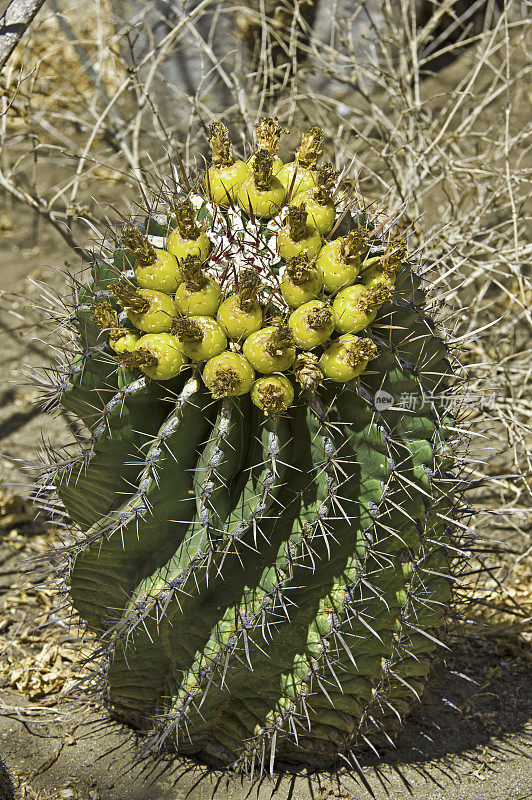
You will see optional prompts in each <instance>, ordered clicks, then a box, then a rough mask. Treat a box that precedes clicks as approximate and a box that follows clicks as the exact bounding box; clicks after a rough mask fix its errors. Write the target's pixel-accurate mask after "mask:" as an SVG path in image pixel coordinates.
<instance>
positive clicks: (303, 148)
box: [296, 126, 323, 169]
mask: <svg viewBox="0 0 532 800" xmlns="http://www.w3.org/2000/svg"><path fill="white" fill-rule="evenodd" d="M322 155H323V129H322V128H320V127H318V126H315V127H314V128H309V129H308V131H305V132H304V133H303V134H302V136H301V142H300V145H299V147H298V148H297V154H296V158H297V163H298V164H299V165H300V166H302V167H305V168H308V169H312V168H314V167H315V166H316V164H317V163H318V161H319V160H320V158H321V157H322Z"/></svg>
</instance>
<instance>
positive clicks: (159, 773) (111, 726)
mask: <svg viewBox="0 0 532 800" xmlns="http://www.w3.org/2000/svg"><path fill="white" fill-rule="evenodd" d="M13 213H14V214H16V218H17V226H16V229H15V230H14V231H13V232H11V233H8V235H7V236H6V237H5V238H4V239H3V240H2V241H0V248H1V254H2V255H1V262H2V269H1V272H0V289H1V290H2V296H1V299H0V302H1V304H2V314H1V322H0V325H1V327H2V332H3V336H2V355H1V387H0V397H1V404H0V405H1V410H0V447H1V453H2V454H3V455H4V456H5V458H4V459H2V460H0V480H1V482H2V484H3V488H4V489H8V490H9V492H11V493H13V492H18V493H20V494H21V495H24V494H25V493H26V492H27V488H26V485H27V483H28V480H29V478H28V475H27V473H26V472H25V471H24V468H23V465H22V463H21V462H20V459H32V458H35V456H36V454H37V451H38V444H39V439H40V438H41V436H42V435H44V436H45V437H47V438H50V439H51V440H53V441H56V442H57V441H61V440H65V439H66V438H69V437H70V436H72V435H73V428H72V424H71V422H70V421H69V420H68V419H67V418H66V417H64V416H60V417H57V418H53V417H49V416H44V415H43V414H41V413H40V412H39V410H38V408H37V407H36V406H35V405H34V404H33V403H34V401H35V399H36V396H37V393H36V392H35V390H34V389H32V388H31V387H27V386H20V385H16V384H15V383H13V381H16V380H17V379H19V378H20V373H19V369H20V364H21V363H25V364H28V365H30V366H36V365H42V364H43V363H46V362H47V361H49V360H50V357H51V355H52V351H51V350H50V348H49V347H48V346H47V345H46V344H44V343H43V342H42V341H40V337H41V335H42V331H41V330H40V327H39V323H40V320H41V319H42V315H41V312H40V311H39V305H40V299H39V297H40V293H41V290H40V289H39V287H38V286H37V285H36V284H35V283H33V282H32V281H44V282H45V283H47V284H51V285H52V286H53V287H54V288H55V289H58V290H61V289H62V288H63V287H64V279H63V277H62V276H61V274H59V273H58V272H56V271H54V269H53V268H52V266H43V265H46V264H49V265H51V264H52V262H53V266H55V267H60V268H64V267H65V266H66V268H67V269H70V270H77V267H76V266H75V265H73V264H71V265H70V267H69V266H68V265H67V264H66V262H67V260H68V259H70V258H71V255H70V253H69V252H68V251H67V249H66V247H65V246H64V245H63V243H62V242H61V240H60V239H59V237H58V236H57V235H56V234H55V233H54V232H53V231H50V230H48V229H45V228H38V229H37V228H36V226H35V221H34V219H33V218H32V215H31V214H29V213H27V212H25V211H24V210H23V209H19V208H15V209H14V210H13ZM9 511H10V510H9V508H8V509H7V510H4V517H2V516H1V515H0V544H1V548H0V602H1V601H2V597H4V604H3V606H4V612H5V614H4V616H3V621H2V622H0V635H1V636H2V639H1V641H0V662H1V661H2V658H3V657H4V656H5V654H6V652H7V649H8V648H10V650H9V652H10V653H11V661H12V663H11V672H9V669H8V670H7V672H4V673H2V672H1V670H0V686H3V687H4V688H3V690H2V692H1V693H0V753H1V755H2V757H3V758H4V759H5V760H6V762H7V764H8V765H9V767H10V769H11V770H12V772H13V774H14V776H15V779H16V782H18V783H19V784H20V787H21V788H20V791H21V797H24V798H28V799H33V798H40V797H43V798H56V797H57V798H62V797H65V798H67V797H71V798H81V799H82V800H85V798H86V800H156V799H157V800H171V799H172V800H177V798H185V797H186V798H189V800H199V798H206V797H211V796H212V797H220V798H226V797H227V798H244V797H248V796H249V797H258V798H261V800H262V798H264V799H265V798H269V797H273V796H275V797H276V798H279V800H285V798H286V800H299V799H301V800H303V799H305V800H306V799H307V798H313V800H326V798H329V797H330V798H333V797H335V798H336V797H338V798H350V800H358V798H365V797H368V796H369V795H368V787H371V790H372V791H373V793H374V796H375V797H376V798H393V800H404V799H405V798H415V800H444V799H445V800H495V798H497V800H525V798H528V797H532V768H531V762H530V755H531V754H532V749H531V748H530V740H529V739H527V735H526V724H527V721H528V720H529V719H530V718H531V716H532V715H531V713H530V712H531V710H532V708H531V706H532V693H531V691H530V688H531V686H530V683H531V682H530V670H529V669H528V670H527V665H528V667H529V666H530V661H529V660H528V661H527V658H526V656H527V654H526V652H525V651H524V649H523V643H522V642H521V641H520V640H519V636H518V635H517V634H515V635H514V634H513V633H512V635H511V636H507V635H502V634H501V635H495V636H491V638H490V634H489V633H488V634H486V635H484V634H483V633H482V632H479V634H478V635H477V636H476V637H473V638H472V639H468V640H466V641H464V642H462V643H457V644H456V646H455V647H454V649H453V650H452V652H451V653H450V655H449V657H448V663H447V666H445V667H444V666H443V665H441V667H440V668H439V670H437V672H436V675H435V677H434V679H433V682H432V685H431V687H430V690H429V691H428V693H427V695H426V697H425V698H424V700H423V704H422V705H421V707H420V708H418V709H417V710H416V711H415V712H414V713H413V715H412V717H411V719H410V721H409V724H408V725H407V726H406V728H405V730H404V732H403V734H402V735H401V736H400V738H399V741H398V743H397V749H396V750H393V749H391V748H387V749H384V750H383V751H382V762H381V764H380V766H379V768H378V769H376V767H375V763H374V762H375V759H374V758H370V757H369V756H368V755H367V754H366V755H364V756H363V759H362V763H363V764H364V776H365V778H364V780H365V781H367V786H366V787H365V786H364V785H363V782H361V780H360V779H359V778H357V777H356V776H353V775H352V774H351V775H350V774H349V773H348V772H345V773H344V774H341V775H338V776H335V777H331V776H321V777H320V778H314V777H308V776H291V777H285V778H283V779H280V780H278V781H276V782H272V781H270V780H266V781H264V782H263V783H262V784H261V785H259V786H254V787H251V786H250V784H249V783H248V782H246V781H242V780H241V779H237V778H234V777H231V776H224V775H221V774H218V773H212V772H208V771H206V770H203V769H202V768H200V767H198V766H196V765H193V764H191V763H189V762H185V761H183V760H181V759H176V760H174V762H173V763H171V764H169V765H165V764H164V763H160V762H159V763H158V762H156V761H154V760H152V759H149V760H147V761H146V762H145V763H144V765H143V768H142V769H141V768H140V767H135V768H132V767H131V766H130V765H131V760H132V758H133V755H134V753H135V735H134V733H133V732H132V731H130V730H128V729H127V728H124V727H123V726H121V725H119V724H117V723H114V722H112V721H111V720H109V718H108V717H107V715H106V713H105V711H103V710H102V709H101V708H99V707H98V706H97V705H96V704H92V705H91V704H86V703H85V704H83V705H79V704H78V705H76V704H72V702H71V701H68V702H67V701H66V700H61V699H60V693H61V691H63V692H64V691H65V689H66V688H68V685H69V683H68V680H69V679H68V678H65V677H64V674H66V673H68V668H69V666H70V662H69V659H68V654H69V652H70V653H73V652H74V650H75V648H76V635H75V631H74V632H71V631H69V628H68V626H66V625H65V622H64V621H63V620H62V619H61V618H60V616H59V617H57V616H56V615H53V614H51V615H50V618H49V619H48V617H46V619H47V625H48V627H45V628H41V629H39V628H38V627H37V624H40V625H42V624H43V617H42V614H43V613H45V612H46V613H48V606H47V604H48V603H49V600H47V599H46V595H45V596H44V599H43V596H40V595H39V592H38V591H37V590H35V589H33V588H29V589H28V590H27V591H26V592H25V593H18V595H19V599H18V600H17V591H18V590H17V588H16V587H20V586H22V585H24V584H25V582H26V576H25V575H24V574H23V573H21V572H20V570H21V565H22V564H23V563H24V561H25V560H26V559H28V558H30V557H32V556H33V555H36V554H38V553H41V552H42V551H43V549H44V548H45V547H46V546H48V544H49V541H50V538H51V537H53V533H51V532H49V531H47V530H46V529H42V528H39V527H37V528H36V526H35V525H33V524H32V523H31V522H29V521H28V519H29V517H28V518H27V519H25V521H24V519H23V520H22V522H20V520H19V521H18V522H17V520H16V519H14V520H13V519H11V518H10V517H9ZM2 520H4V524H2ZM39 614H41V616H40V617H39V616H38V615H39ZM0 620H2V614H1V613H0ZM51 643H53V644H55V645H57V646H58V647H60V648H63V649H62V650H61V653H62V659H60V660H59V661H57V659H56V661H54V662H53V663H52V661H51V660H50V657H48V661H47V660H46V657H47V654H48V656H49V649H50V647H51ZM47 648H48V649H47ZM69 648H70V650H69ZM13 653H14V654H15V655H13ZM17 658H20V659H24V658H29V659H30V662H26V664H28V663H29V664H30V668H29V671H30V673H31V671H32V670H33V673H32V674H33V675H34V677H35V675H37V676H38V675H40V674H41V673H39V664H41V665H44V667H43V669H42V670H41V672H42V674H43V675H47V676H48V677H49V675H50V672H52V673H53V670H54V669H55V670H56V672H57V674H58V676H59V677H58V678H57V686H56V687H55V688H54V687H53V686H48V687H46V686H44V687H42V686H41V687H40V690H39V687H37V689H35V687H34V688H33V697H28V693H29V691H28V684H26V685H25V686H24V685H23V683H24V681H23V680H22V679H19V681H18V686H17V680H16V674H15V676H13V669H15V666H16V665H15V662H16V661H17ZM58 664H59V667H58ZM36 665H37V666H36ZM61 676H63V677H61ZM41 677H42V675H41ZM65 680H66V683H65ZM472 681H474V682H472ZM21 687H22V688H21ZM30 689H31V686H30Z"/></svg>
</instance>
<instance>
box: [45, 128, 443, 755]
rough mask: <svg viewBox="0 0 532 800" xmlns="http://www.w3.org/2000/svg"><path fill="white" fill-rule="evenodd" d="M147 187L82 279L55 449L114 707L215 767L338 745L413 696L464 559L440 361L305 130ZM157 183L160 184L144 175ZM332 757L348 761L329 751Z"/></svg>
mask: <svg viewBox="0 0 532 800" xmlns="http://www.w3.org/2000/svg"><path fill="white" fill-rule="evenodd" d="M257 128H258V136H257V138H258V146H257V148H256V150H255V151H254V152H253V153H252V155H251V156H250V157H249V158H248V160H246V161H245V160H241V159H237V158H236V157H235V155H234V154H233V150H232V147H231V144H230V141H229V135H228V131H227V129H226V128H225V127H224V126H223V125H221V124H219V123H216V124H214V125H213V126H212V128H211V132H210V140H209V141H210V146H211V152H212V161H211V164H210V166H209V167H208V169H207V171H206V173H205V175H204V176H198V177H196V178H195V179H194V182H193V183H192V182H191V180H190V179H189V178H187V176H186V175H185V174H184V172H183V171H181V172H179V171H177V170H176V172H175V174H172V175H170V176H168V177H167V179H166V180H165V181H161V183H160V185H159V186H158V187H155V190H154V193H153V197H148V196H147V195H146V193H144V200H145V209H144V211H142V209H141V212H140V213H139V214H136V215H135V216H132V217H131V219H129V220H128V221H127V222H126V223H125V224H123V225H122V226H121V227H120V229H119V230H118V231H117V233H116V236H115V237H114V240H113V241H112V242H111V243H110V246H109V247H107V246H104V247H103V248H102V250H101V252H100V254H99V256H98V257H97V258H96V257H95V259H94V262H93V263H92V265H91V267H90V271H91V282H90V283H87V284H84V285H78V286H77V288H76V293H75V295H76V296H75V306H74V308H73V311H72V316H71V322H72V324H73V328H74V330H75V338H76V340H77V342H78V347H77V349H76V352H75V353H73V356H72V358H71V360H70V362H69V364H68V365H67V366H65V367H64V368H63V370H62V371H60V372H58V376H59V377H58V379H57V381H56V386H55V389H54V397H55V398H56V399H57V401H58V403H60V404H61V406H62V407H63V408H64V409H66V410H67V411H68V412H70V413H71V414H74V415H76V416H77V417H78V418H79V420H80V421H81V422H82V423H83V425H84V426H85V428H86V429H87V431H88V435H87V440H86V442H85V443H84V444H83V446H82V447H80V449H79V451H78V452H76V453H74V454H73V453H71V452H69V454H68V457H67V458H66V459H62V460H61V459H56V460H55V461H53V459H52V463H51V465H50V466H49V474H50V473H51V474H52V477H53V481H52V482H53V484H54V487H55V489H54V490H55V491H56V492H57V495H58V497H59V498H60V501H61V503H62V504H63V507H64V509H66V512H67V514H68V516H69V518H70V519H71V520H72V521H73V523H74V524H75V527H74V528H73V532H74V533H73V537H74V541H73V542H70V543H68V544H67V545H66V547H65V550H64V551H63V552H64V553H66V555H67V559H66V561H67V564H68V576H67V585H68V590H69V592H70V595H71V599H72V603H73V607H74V609H75V610H76V612H77V613H78V614H79V615H80V617H81V618H82V619H83V620H84V621H85V623H86V625H87V626H88V628H89V629H90V630H91V631H93V632H94V633H95V634H96V636H97V637H98V640H99V642H100V648H99V651H98V654H99V656H100V657H101V660H102V662H103V663H104V666H103V667H102V671H103V673H104V674H105V686H106V699H107V703H108V706H109V708H110V709H111V712H112V714H113V715H114V716H115V717H116V718H118V719H120V720H123V721H126V722H128V723H130V724H133V725H134V726H136V727H137V728H139V729H141V730H143V731H144V732H145V733H146V735H148V736H150V737H151V739H152V741H154V742H156V743H157V744H158V745H159V746H162V745H163V744H164V746H165V747H171V748H173V749H174V750H176V751H177V752H179V753H182V754H186V755H190V756H194V757H197V758H199V759H200V760H203V761H204V762H207V763H209V764H212V765H217V766H220V765H233V766H239V767H241V768H249V767H251V766H252V765H257V766H260V767H261V769H275V768H277V766H278V765H282V764H285V763H299V764H306V765H307V766H310V767H312V768H322V767H329V766H331V765H333V764H334V763H335V762H336V761H337V759H338V757H339V755H340V754H342V755H344V756H346V754H355V756H354V757H355V758H356V752H357V748H360V747H364V746H365V744H366V743H370V744H372V746H373V742H378V740H379V739H382V738H383V737H384V738H389V737H391V736H392V735H393V734H394V733H395V732H396V731H397V730H398V729H399V727H400V726H401V724H402V722H403V721H404V718H405V715H406V714H407V713H408V711H409V709H410V707H411V705H412V704H413V703H414V702H415V701H417V700H418V699H419V698H420V696H421V694H422V693H423V688H424V686H425V683H426V676H427V673H428V672H429V668H430V665H431V660H432V657H433V656H432V654H433V651H434V650H435V649H436V648H437V645H438V642H439V640H440V635H441V631H442V629H443V628H444V626H445V620H446V614H447V611H448V608H449V605H450V600H451V595H452V592H451V585H452V578H453V571H455V566H454V562H453V559H456V553H457V549H456V542H454V531H453V517H454V511H455V507H456V502H457V497H458V495H459V492H458V487H459V481H458V479H457V478H456V477H455V476H454V474H453V472H452V443H451V439H450V437H451V432H452V430H453V428H454V425H453V422H452V420H451V419H450V418H449V416H448V414H447V410H446V409H447V405H446V402H445V397H446V394H448V393H449V391H450V390H451V387H452V384H453V375H452V371H451V366H450V363H449V360H448V354H447V350H446V347H445V344H444V342H443V341H442V339H441V338H439V337H438V335H437V334H436V333H435V326H434V324H433V322H432V321H431V319H430V318H429V317H428V316H427V315H426V313H425V311H424V310H423V306H424V294H423V291H422V289H421V288H420V278H419V277H418V276H417V275H416V273H415V272H414V270H413V268H412V265H411V263H410V261H409V259H408V257H407V246H406V241H405V239H404V238H402V237H401V236H400V235H399V236H397V235H396V236H392V235H390V234H389V233H388V232H387V231H388V227H387V225H388V224H389V223H387V224H378V219H373V220H372V219H371V217H370V216H369V215H366V214H365V213H363V210H362V209H361V208H359V207H358V206H357V202H356V200H355V198H354V197H353V196H352V195H351V194H350V192H349V189H348V187H347V186H346V185H344V184H343V183H342V181H341V179H340V177H339V175H338V173H337V172H336V171H335V170H334V169H333V167H332V166H331V165H330V164H326V163H323V161H322V159H323V140H322V132H321V130H320V129H319V128H311V129H310V130H307V131H304V132H303V133H302V136H301V143H300V145H299V147H298V149H297V151H296V153H295V156H294V157H293V159H292V160H291V161H290V162H289V163H283V161H282V160H281V158H280V156H279V153H278V146H279V139H280V137H281V135H282V133H283V131H282V129H281V127H280V126H279V124H278V123H277V121H276V120H274V119H267V120H262V121H261V122H260V123H259V124H258V126H257ZM161 186H162V188H161ZM346 757H347V756H346Z"/></svg>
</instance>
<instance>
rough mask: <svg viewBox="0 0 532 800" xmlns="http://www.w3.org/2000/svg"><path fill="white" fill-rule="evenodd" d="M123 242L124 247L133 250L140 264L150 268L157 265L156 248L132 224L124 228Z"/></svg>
mask: <svg viewBox="0 0 532 800" xmlns="http://www.w3.org/2000/svg"><path fill="white" fill-rule="evenodd" d="M122 242H123V244H124V247H127V249H128V250H131V252H132V253H133V255H134V256H135V258H136V260H137V261H138V262H139V264H142V265H143V266H145V267H148V266H150V264H153V263H155V261H156V259H157V254H156V252H155V248H154V247H153V245H152V244H150V242H149V241H148V237H147V236H144V235H143V234H142V233H141V231H139V229H138V228H137V226H136V225H132V224H131V222H126V223H125V225H124V226H123V228H122Z"/></svg>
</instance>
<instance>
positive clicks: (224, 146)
mask: <svg viewBox="0 0 532 800" xmlns="http://www.w3.org/2000/svg"><path fill="white" fill-rule="evenodd" d="M209 146H210V148H211V158H212V163H213V166H214V167H230V166H231V165H232V164H234V161H235V159H234V156H233V152H232V149H231V143H230V141H229V131H228V130H227V128H226V126H225V125H223V124H222V123H221V122H213V123H212V125H211V128H210V134H209Z"/></svg>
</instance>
